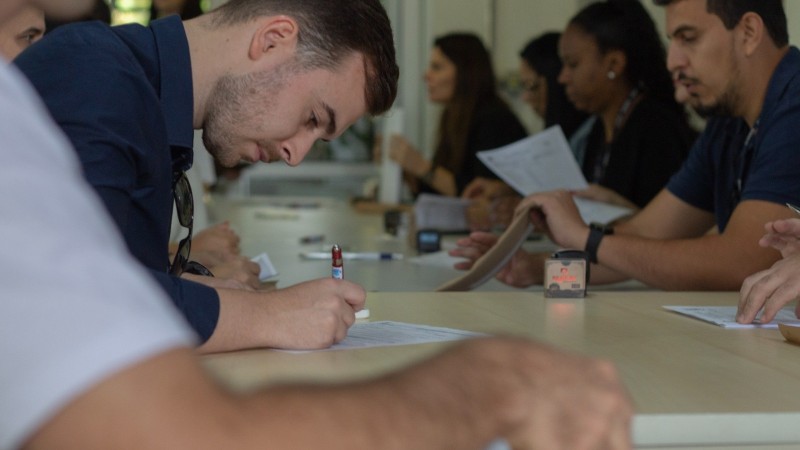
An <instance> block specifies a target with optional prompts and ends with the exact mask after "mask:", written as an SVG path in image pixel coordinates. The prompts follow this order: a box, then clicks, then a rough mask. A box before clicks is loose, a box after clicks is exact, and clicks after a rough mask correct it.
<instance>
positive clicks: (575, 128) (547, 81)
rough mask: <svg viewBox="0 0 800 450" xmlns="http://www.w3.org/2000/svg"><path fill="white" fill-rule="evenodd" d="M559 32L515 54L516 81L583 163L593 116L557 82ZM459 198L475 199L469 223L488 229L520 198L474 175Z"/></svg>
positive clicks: (503, 186) (510, 211) (505, 221)
mask: <svg viewBox="0 0 800 450" xmlns="http://www.w3.org/2000/svg"><path fill="white" fill-rule="evenodd" d="M560 37H561V33H555V32H550V33H544V34H542V35H540V36H538V37H536V38H534V39H532V40H531V41H530V42H528V43H527V44H526V45H525V47H524V48H523V49H522V51H520V53H519V57H520V59H519V81H520V84H521V85H522V92H521V98H522V100H523V101H524V102H525V103H527V104H528V105H529V106H530V107H531V109H532V110H533V112H534V113H536V115H537V116H539V118H540V119H541V120H542V121H543V122H544V127H545V128H549V127H551V126H554V125H559V126H560V127H561V130H562V131H563V132H564V136H566V138H567V140H569V144H570V147H571V148H572V152H573V153H574V155H575V159H576V160H577V161H578V163H579V164H581V163H582V162H583V155H584V152H585V149H586V138H587V136H588V134H589V131H590V130H591V128H592V124H593V123H594V120H595V119H594V117H591V116H590V115H589V114H587V113H585V112H582V111H578V110H577V109H576V108H575V105H573V104H572V103H571V102H570V101H569V99H568V98H567V94H566V92H565V90H564V86H563V85H562V84H560V83H559V82H558V75H559V74H560V73H561V67H562V65H561V58H560V57H559V55H558V40H559V38H560ZM462 197H464V198H468V199H472V200H475V202H474V203H473V204H472V205H471V206H470V209H469V211H468V218H469V221H470V226H471V227H472V228H474V229H489V228H491V227H492V226H495V225H504V224H508V222H509V221H510V220H511V216H512V214H513V212H514V208H515V207H516V205H517V203H519V200H520V199H521V197H520V196H519V194H518V193H517V192H516V191H515V190H514V189H513V188H511V187H510V186H509V185H507V184H506V183H504V182H503V181H501V180H496V179H491V178H483V177H478V178H476V179H474V180H473V181H472V182H471V183H470V184H469V185H468V186H467V187H466V188H465V189H464V192H463V193H462ZM490 218H491V219H490Z"/></svg>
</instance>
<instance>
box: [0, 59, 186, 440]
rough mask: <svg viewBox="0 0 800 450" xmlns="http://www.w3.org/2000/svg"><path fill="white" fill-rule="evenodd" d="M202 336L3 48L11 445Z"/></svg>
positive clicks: (0, 286) (1, 131)
mask: <svg viewBox="0 0 800 450" xmlns="http://www.w3.org/2000/svg"><path fill="white" fill-rule="evenodd" d="M76 95H83V94H82V93H78V92H76ZM194 340H195V337H194V335H193V334H192V332H191V331H190V330H189V328H188V327H187V325H186V323H185V322H184V320H183V318H182V317H181V316H180V315H179V314H178V313H177V312H176V311H175V310H174V309H173V306H172V304H171V302H169V301H168V300H167V298H166V296H165V294H164V292H162V291H161V289H160V288H159V287H158V286H157V285H156V284H155V283H154V282H153V281H152V280H151V279H150V277H149V275H147V273H146V272H145V271H144V270H143V269H141V268H140V266H139V265H138V263H136V262H135V261H134V259H133V258H132V257H131V256H130V255H129V254H128V252H127V249H126V247H125V245H124V243H123V241H122V238H121V236H120V235H119V233H118V231H117V229H116V227H115V226H114V224H113V223H112V222H111V219H110V218H109V217H108V215H107V213H106V211H105V209H104V208H103V206H102V204H101V203H100V200H99V198H97V196H96V194H95V193H94V191H93V190H92V189H91V188H90V187H89V186H88V184H86V182H85V181H84V179H83V175H82V173H81V169H80V165H79V162H78V160H77V157H76V156H75V153H74V151H73V150H72V148H71V146H70V145H69V142H68V141H67V139H66V137H64V135H63V134H61V132H60V131H58V129H57V127H56V125H55V123H53V121H52V120H51V119H50V118H49V115H48V114H47V112H46V111H45V109H44V106H43V105H42V103H41V102H40V101H39V99H38V97H37V96H36V94H35V93H34V91H33V89H32V88H31V87H30V86H29V84H28V83H27V82H26V81H25V80H24V78H23V77H22V75H20V74H19V72H17V71H16V69H14V68H13V67H10V66H7V65H6V63H5V62H4V61H3V60H2V59H0V449H10V448H15V447H17V446H19V445H21V444H23V443H24V441H25V440H26V439H27V438H28V437H30V435H31V433H33V432H34V431H36V430H37V429H38V428H39V427H40V426H41V425H42V424H43V423H44V422H45V421H47V420H48V419H50V418H51V417H52V416H53V415H54V414H55V413H57V412H58V411H59V410H60V409H61V408H63V407H64V406H65V405H66V404H67V403H68V402H69V401H70V400H72V399H74V398H75V397H76V396H78V395H79V394H81V393H82V392H84V391H85V390H87V389H88V388H90V387H91V386H93V385H95V384H96V383H98V382H99V381H101V380H103V379H104V378H107V377H108V376H110V375H112V374H114V373H115V372H118V371H120V370H121V369H124V368H126V367H128V366H131V365H133V364H135V363H137V362H139V361H141V360H143V359H146V358H149V357H153V356H155V355H157V354H159V353H162V352H164V351H167V350H169V349H173V348H176V347H179V346H191V345H193V344H194Z"/></svg>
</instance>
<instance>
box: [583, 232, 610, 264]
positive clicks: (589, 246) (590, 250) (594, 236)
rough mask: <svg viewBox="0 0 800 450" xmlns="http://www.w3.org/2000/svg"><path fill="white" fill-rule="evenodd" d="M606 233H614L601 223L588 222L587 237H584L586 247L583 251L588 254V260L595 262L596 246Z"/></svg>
mask: <svg viewBox="0 0 800 450" xmlns="http://www.w3.org/2000/svg"><path fill="white" fill-rule="evenodd" d="M607 234H614V229H613V228H612V227H608V226H605V225H603V224H601V223H591V224H589V238H588V239H586V248H585V249H584V251H585V252H586V254H587V255H589V261H590V262H591V263H593V264H597V248H598V247H599V246H600V241H602V240H603V236H605V235H607Z"/></svg>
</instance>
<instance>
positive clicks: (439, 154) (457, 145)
mask: <svg viewBox="0 0 800 450" xmlns="http://www.w3.org/2000/svg"><path fill="white" fill-rule="evenodd" d="M433 46H434V47H435V48H438V49H439V50H440V51H441V52H442V54H444V56H445V57H447V59H449V60H450V61H451V62H452V63H453V64H454V65H455V66H456V83H455V88H454V90H453V97H452V98H451V99H450V101H449V102H447V104H446V105H445V107H444V110H443V111H442V116H441V119H440V121H439V131H438V133H439V135H438V142H437V145H436V151H435V153H434V157H433V162H434V164H436V165H441V166H443V167H445V168H447V169H448V170H450V171H451V172H453V173H458V172H459V171H460V170H461V167H462V166H463V162H464V153H465V151H466V148H467V138H468V136H469V127H470V125H471V123H472V119H473V117H474V116H475V113H476V109H477V107H478V105H486V104H490V103H492V102H497V103H500V104H502V105H504V107H506V108H508V105H505V102H503V100H502V99H501V98H500V96H499V95H498V93H497V81H496V77H495V75H494V70H493V68H492V60H491V57H490V55H489V51H488V50H487V49H486V47H485V46H484V45H483V42H481V40H480V38H479V37H478V36H476V35H475V34H472V33H450V34H446V35H443V36H439V37H437V38H436V39H434V41H433Z"/></svg>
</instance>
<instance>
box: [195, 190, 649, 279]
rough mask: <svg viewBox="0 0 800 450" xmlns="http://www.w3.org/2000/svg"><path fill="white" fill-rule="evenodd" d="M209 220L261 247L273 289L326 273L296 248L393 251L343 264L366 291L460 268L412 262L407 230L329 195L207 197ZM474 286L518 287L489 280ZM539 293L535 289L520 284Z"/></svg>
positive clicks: (546, 245)
mask: <svg viewBox="0 0 800 450" xmlns="http://www.w3.org/2000/svg"><path fill="white" fill-rule="evenodd" d="M208 209H209V213H210V214H211V216H212V217H211V219H212V222H220V221H223V220H228V221H229V222H230V223H231V225H232V226H233V227H234V229H235V230H237V231H238V233H239V234H240V236H241V238H242V241H241V248H242V251H243V253H244V254H246V255H249V256H256V255H258V254H259V253H262V252H266V253H267V254H268V255H269V257H270V259H271V261H272V263H273V264H274V266H275V268H276V269H277V271H278V272H279V274H278V276H277V277H276V279H277V286H278V287H286V286H290V285H293V284H296V283H299V282H302V281H306V280H310V279H314V278H321V277H328V276H330V273H331V262H330V260H305V259H303V258H301V257H300V253H302V252H309V251H323V252H330V249H331V246H332V245H333V244H339V245H340V246H341V247H342V248H343V250H344V251H346V252H348V251H349V252H393V253H400V254H403V259H402V260H399V261H359V260H348V261H345V268H344V274H345V278H346V279H348V280H350V281H354V282H356V283H358V284H360V285H362V286H364V288H365V289H366V290H367V291H392V292H397V291H432V290H434V289H436V287H438V286H439V285H441V284H442V283H444V282H446V281H448V280H451V279H453V278H455V277H457V276H459V275H461V274H462V273H463V272H461V271H458V270H456V269H453V268H452V265H449V264H448V265H441V264H419V263H416V262H414V260H415V259H416V258H417V257H418V256H419V255H418V254H417V251H416V250H415V249H414V248H413V247H412V246H410V243H409V239H408V236H407V235H400V236H391V235H389V234H387V233H386V232H385V231H384V227H383V214H382V213H378V212H359V211H356V210H355V209H354V208H353V207H352V206H351V205H350V204H349V203H348V202H347V201H345V200H341V199H335V198H323V197H320V198H315V197H280V196H275V197H270V196H254V197H246V198H242V199H235V200H232V199H221V200H214V201H212V202H211V203H210V204H209V205H208ZM314 235H322V236H324V238H323V240H322V242H317V243H311V244H304V243H302V238H303V237H306V236H314ZM458 237H459V236H456V235H445V236H444V237H443V247H444V248H446V249H449V248H454V247H455V241H456V240H457V239H458ZM525 248H526V249H528V250H531V251H552V250H553V249H554V246H553V244H552V243H550V242H549V241H547V240H535V241H529V242H527V243H526V244H525ZM642 288H643V285H642V284H641V283H638V282H626V283H621V284H617V285H613V286H611V287H602V288H601V289H616V290H619V289H642ZM477 290H479V291H519V289H517V288H513V287H510V286H508V285H505V284H503V283H501V282H499V281H497V280H495V279H491V280H489V281H487V282H486V283H485V284H484V285H482V286H480V287H479V288H477ZM528 290H529V291H533V292H541V290H542V287H541V286H534V287H531V288H529V289H528Z"/></svg>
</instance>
